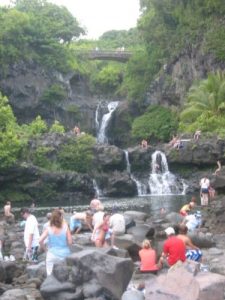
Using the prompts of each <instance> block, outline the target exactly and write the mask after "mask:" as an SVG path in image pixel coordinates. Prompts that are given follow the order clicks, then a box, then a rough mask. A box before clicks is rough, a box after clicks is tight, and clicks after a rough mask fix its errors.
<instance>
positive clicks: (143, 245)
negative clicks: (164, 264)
mask: <svg viewBox="0 0 225 300" xmlns="http://www.w3.org/2000/svg"><path fill="white" fill-rule="evenodd" d="M142 248H145V249H149V248H151V243H150V241H149V240H144V241H143V242H142Z"/></svg>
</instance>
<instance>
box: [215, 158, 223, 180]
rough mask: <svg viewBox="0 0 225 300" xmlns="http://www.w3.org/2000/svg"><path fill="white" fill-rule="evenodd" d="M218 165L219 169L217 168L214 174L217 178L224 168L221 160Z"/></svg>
mask: <svg viewBox="0 0 225 300" xmlns="http://www.w3.org/2000/svg"><path fill="white" fill-rule="evenodd" d="M216 163H217V166H218V168H217V169H216V171H215V172H214V173H213V175H215V176H217V175H218V173H219V172H220V171H221V168H222V166H221V162H220V160H218V161H217V162H216Z"/></svg>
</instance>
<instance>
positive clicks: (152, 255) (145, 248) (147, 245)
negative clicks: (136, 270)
mask: <svg viewBox="0 0 225 300" xmlns="http://www.w3.org/2000/svg"><path fill="white" fill-rule="evenodd" d="M139 257H140V259H141V266H140V271H141V272H143V273H153V274H157V271H158V270H159V268H160V266H159V265H158V264H157V262H156V260H157V256H156V251H155V250H154V249H153V248H152V247H151V242H150V241H149V240H144V241H143V242H142V249H141V250H140V251H139Z"/></svg>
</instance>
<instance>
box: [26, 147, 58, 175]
mask: <svg viewBox="0 0 225 300" xmlns="http://www.w3.org/2000/svg"><path fill="white" fill-rule="evenodd" d="M52 150H53V148H51V147H44V146H43V147H38V148H37V149H36V151H35V152H34V153H32V157H31V160H32V162H33V163H34V165H36V166H38V167H41V168H45V169H49V168H50V166H51V162H50V160H49V158H48V154H49V153H51V152H52Z"/></svg>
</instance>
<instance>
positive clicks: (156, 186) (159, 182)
mask: <svg viewBox="0 0 225 300" xmlns="http://www.w3.org/2000/svg"><path fill="white" fill-rule="evenodd" d="M151 168H152V172H151V174H150V176H149V182H148V184H149V189H150V193H151V195H172V194H182V192H181V191H180V188H179V185H178V184H177V178H176V176H175V175H173V174H172V173H171V172H170V171H169V168H168V164H167V160H166V156H165V154H164V153H163V152H161V151H155V152H154V153H153V154H152V164H151ZM183 189H184V184H183Z"/></svg>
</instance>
